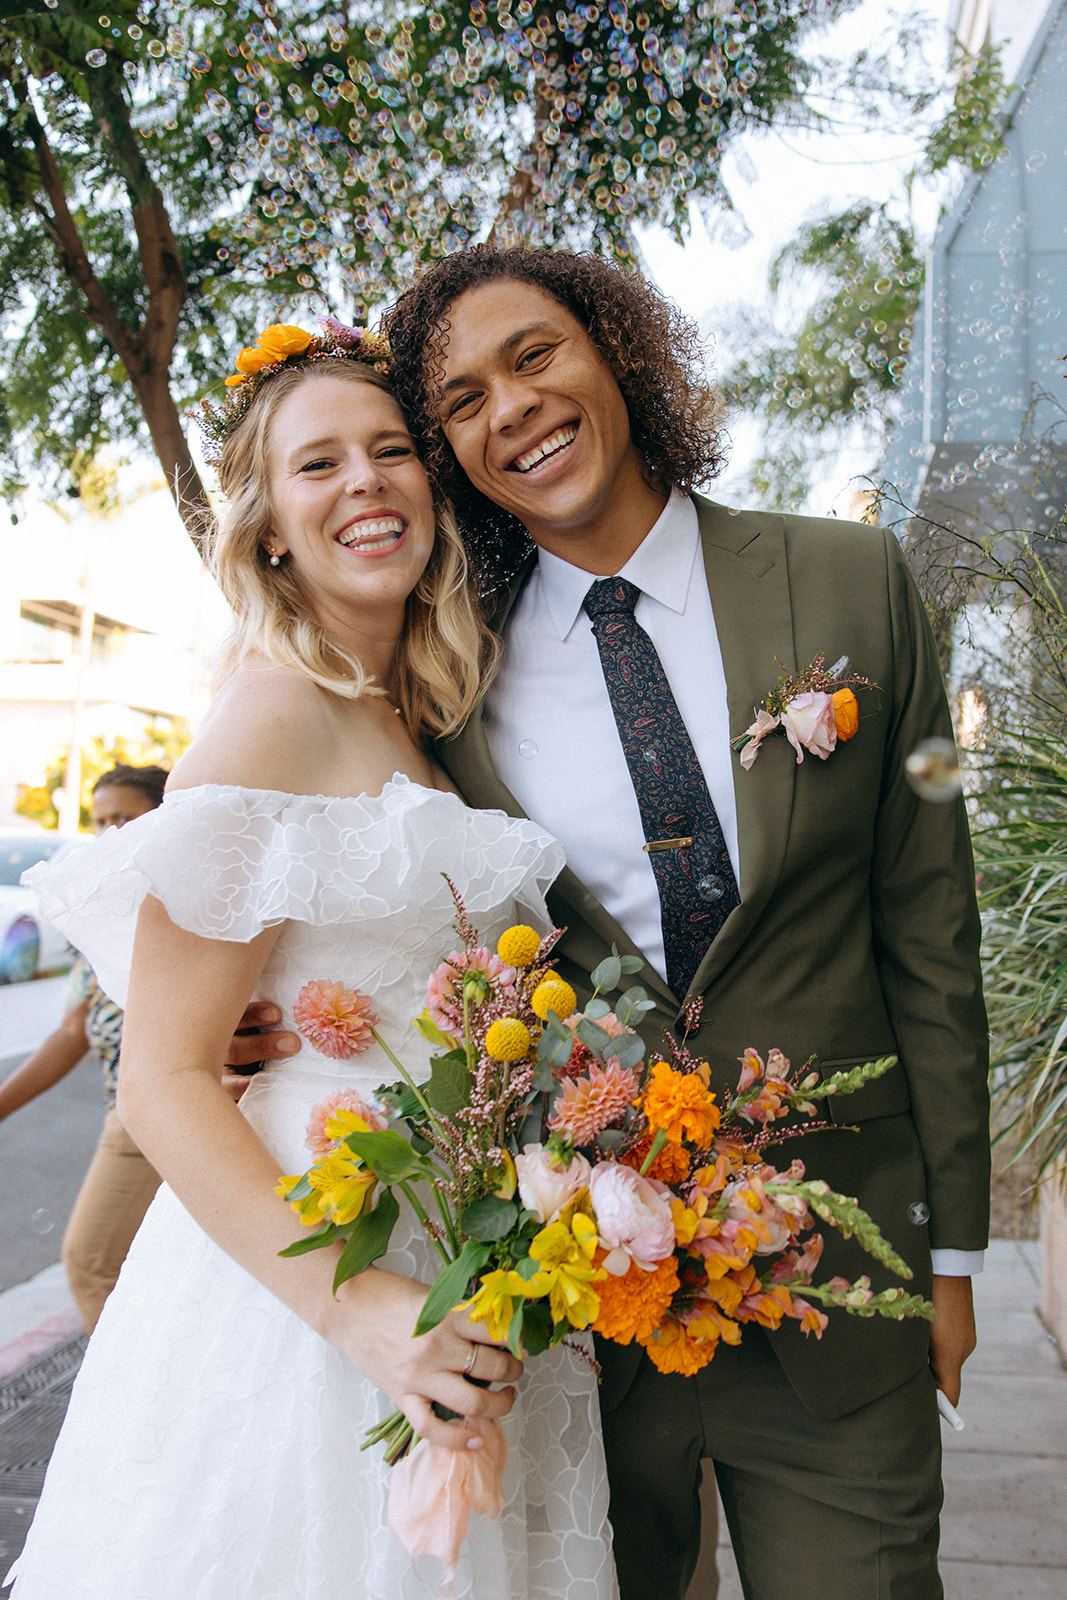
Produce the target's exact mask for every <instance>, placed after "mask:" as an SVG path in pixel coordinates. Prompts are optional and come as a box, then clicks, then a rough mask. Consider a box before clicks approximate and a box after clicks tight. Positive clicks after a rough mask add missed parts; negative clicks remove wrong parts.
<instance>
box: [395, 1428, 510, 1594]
mask: <svg viewBox="0 0 1067 1600" xmlns="http://www.w3.org/2000/svg"><path fill="white" fill-rule="evenodd" d="M478 1431H479V1433H480V1434H481V1435H482V1438H483V1440H484V1441H485V1442H484V1443H483V1445H482V1448H481V1449H480V1450H446V1449H445V1447H444V1446H443V1445H439V1444H431V1443H430V1442H429V1440H428V1439H421V1440H420V1441H419V1443H418V1444H417V1445H416V1446H415V1448H414V1450H412V1451H411V1452H410V1454H408V1455H406V1456H405V1457H404V1458H403V1460H402V1461H398V1462H397V1464H396V1466H395V1467H394V1468H393V1469H392V1472H391V1473H390V1475H389V1511H388V1522H389V1527H390V1528H391V1530H392V1531H393V1533H395V1534H396V1536H397V1538H398V1539H399V1540H400V1541H401V1543H402V1544H403V1545H404V1547H405V1548H406V1549H407V1550H408V1551H410V1553H411V1554H412V1555H413V1556H421V1555H431V1556H437V1557H438V1559H439V1560H441V1561H443V1562H444V1564H445V1581H444V1583H443V1584H442V1586H441V1592H442V1594H445V1595H450V1594H451V1593H452V1581H453V1579H454V1578H455V1576H456V1564H457V1562H458V1561H459V1551H460V1546H461V1545H462V1543H463V1541H464V1539H465V1538H466V1537H467V1530H468V1529H469V1527H470V1520H471V1512H472V1511H478V1512H480V1513H481V1515H482V1516H483V1517H498V1516H499V1515H500V1513H501V1511H502V1510H503V1509H504V1492H503V1489H502V1488H501V1479H502V1478H503V1476H504V1468H505V1466H506V1465H507V1459H508V1447H507V1444H506V1442H505V1439H504V1432H503V1429H502V1428H501V1426H500V1424H499V1422H493V1421H488V1422H480V1423H479V1424H478Z"/></svg>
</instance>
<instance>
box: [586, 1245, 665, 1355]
mask: <svg viewBox="0 0 1067 1600" xmlns="http://www.w3.org/2000/svg"><path fill="white" fill-rule="evenodd" d="M598 1259H599V1252H598ZM679 1287H680V1284H679V1279H678V1264H677V1262H676V1261H675V1259H674V1257H673V1256H668V1257H667V1259H666V1260H665V1261H659V1262H657V1263H656V1266H655V1267H654V1269H653V1270H652V1271H651V1272H646V1271H645V1270H644V1268H643V1267H638V1266H633V1267H631V1268H630V1270H629V1272H627V1273H624V1274H623V1276H622V1277H621V1278H613V1277H612V1276H611V1275H610V1273H609V1274H608V1275H607V1277H605V1278H604V1280H603V1281H602V1282H601V1283H598V1284H597V1293H598V1295H599V1296H600V1310H599V1311H598V1312H597V1315H596V1320H595V1321H594V1323H593V1328H594V1330H595V1331H596V1332H597V1333H599V1334H600V1336H601V1338H603V1339H613V1340H614V1341H615V1343H616V1344H629V1343H630V1341H631V1339H637V1340H639V1341H640V1342H642V1343H643V1342H644V1340H645V1339H647V1338H649V1337H650V1336H651V1335H652V1333H653V1332H654V1330H655V1329H656V1328H657V1327H658V1326H659V1324H660V1323H661V1322H662V1321H663V1318H664V1317H665V1316H666V1314H667V1307H668V1306H669V1305H670V1303H671V1300H672V1299H673V1298H674V1296H675V1294H676V1293H677V1291H678V1289H679Z"/></svg>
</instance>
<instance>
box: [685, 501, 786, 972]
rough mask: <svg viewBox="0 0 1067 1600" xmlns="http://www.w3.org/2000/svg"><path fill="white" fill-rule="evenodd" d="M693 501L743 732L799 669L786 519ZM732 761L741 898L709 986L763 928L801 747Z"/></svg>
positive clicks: (706, 967) (734, 712) (720, 941)
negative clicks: (782, 678)
mask: <svg viewBox="0 0 1067 1600" xmlns="http://www.w3.org/2000/svg"><path fill="white" fill-rule="evenodd" d="M694 499H695V502H696V506H697V512H698V516H699V520H700V537H701V544H702V546H703V551H704V570H705V573H706V575H707V580H708V592H709V593H710V595H711V604H712V610H713V611H714V614H715V629H716V632H717V634H718V637H719V648H720V650H721V652H722V661H723V668H724V670H725V673H726V694H727V703H728V706H729V715H730V733H731V737H735V736H736V735H737V734H739V733H742V732H743V731H744V729H745V728H747V727H748V725H749V723H750V722H751V721H752V719H753V717H754V715H755V712H756V709H757V707H758V706H759V705H760V704H761V703H762V701H763V699H764V697H765V696H766V695H767V694H768V692H769V691H770V690H771V689H773V687H774V685H775V683H776V681H777V679H778V677H779V675H780V673H781V672H782V670H783V668H786V669H788V670H789V671H791V672H792V671H795V670H796V660H795V650H794V645H793V617H792V610H791V606H790V600H789V572H788V567H787V563H786V550H785V528H784V524H783V522H782V519H781V517H777V516H767V515H759V514H754V513H736V514H731V513H730V512H728V511H726V510H724V508H723V507H722V506H718V505H715V504H714V503H713V502H712V501H710V500H704V499H703V498H702V497H701V496H699V495H696V496H694ZM779 663H780V664H779ZM732 759H733V760H734V762H735V763H736V765H735V767H734V794H735V797H736V803H737V830H738V842H739V847H740V855H741V903H740V905H738V906H737V907H736V908H735V909H734V910H733V911H732V912H731V914H730V916H729V917H728V918H727V919H726V921H725V923H724V924H723V926H722V928H721V929H720V931H719V934H718V937H717V938H716V939H715V940H714V941H713V943H712V945H711V947H710V949H709V950H708V953H707V955H706V956H705V957H704V960H703V961H702V962H701V964H700V967H699V968H698V970H697V973H696V976H695V978H694V980H693V988H694V989H695V990H701V991H702V990H704V989H706V988H707V986H708V985H709V984H710V983H711V982H712V981H713V980H714V978H715V977H716V976H717V975H718V973H720V972H721V971H722V970H723V968H724V967H725V966H726V964H727V962H728V961H730V960H731V959H732V957H733V956H734V955H735V954H736V953H737V951H738V950H739V949H740V948H741V946H742V944H743V943H744V941H745V939H746V938H747V937H748V935H749V933H750V932H751V930H752V929H753V928H754V927H755V925H756V923H757V921H758V920H759V917H760V915H761V913H762V911H763V908H764V906H765V905H766V904H767V901H768V899H769V898H770V895H771V893H772V891H773V889H774V886H775V883H776V882H777V880H778V875H779V873H780V871H781V866H782V860H783V857H784V855H785V849H786V843H787V841H788V837H789V820H790V813H791V810H792V805H793V788H794V784H795V781H796V777H795V775H796V756H795V755H794V753H793V749H792V747H791V746H790V745H789V744H788V743H787V741H786V740H785V739H783V738H780V737H777V736H776V737H774V738H772V739H767V740H765V741H764V743H763V745H762V747H761V749H760V754H759V759H758V760H757V761H756V763H755V765H754V766H753V767H752V768H751V770H750V771H748V772H746V771H745V770H744V768H743V767H742V766H741V763H740V760H739V758H738V757H737V756H736V755H734V756H732Z"/></svg>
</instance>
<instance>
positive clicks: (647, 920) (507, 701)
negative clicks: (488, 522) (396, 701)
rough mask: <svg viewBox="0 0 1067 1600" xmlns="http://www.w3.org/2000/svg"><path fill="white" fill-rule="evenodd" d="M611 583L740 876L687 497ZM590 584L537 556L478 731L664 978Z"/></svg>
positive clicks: (649, 874)
mask: <svg viewBox="0 0 1067 1600" xmlns="http://www.w3.org/2000/svg"><path fill="white" fill-rule="evenodd" d="M618 576H620V577H623V578H626V579H628V580H629V582H630V583H632V584H634V585H635V586H636V587H637V588H638V589H640V590H641V598H640V599H639V600H638V602H637V607H636V610H635V612H634V616H635V618H636V620H637V621H638V622H639V623H640V625H641V627H642V628H644V630H645V632H646V633H647V634H648V635H649V637H650V639H651V640H652V643H653V644H654V645H655V647H656V650H657V652H658V653H659V658H660V661H661V662H662V663H663V670H664V672H665V673H666V675H667V681H668V683H669V684H670V686H671V690H672V691H673V694H674V698H675V700H676V701H677V703H678V710H679V712H680V713H681V717H682V721H683V722H684V723H685V725H686V727H687V729H688V730H689V737H690V739H691V740H692V741H693V748H694V750H695V751H696V755H697V760H698V761H699V762H700V765H701V767H702V768H703V771H704V778H705V781H706V783H707V785H708V792H709V793H710V795H711V799H712V803H713V804H714V806H715V809H716V811H717V812H718V815H719V821H720V823H721V825H722V831H723V837H724V838H725V840H726V848H727V850H728V851H729V853H730V860H731V861H732V862H733V868H734V873H735V875H738V877H739V870H738V852H737V812H736V807H735V803H734V780H733V769H732V763H731V755H730V727H729V718H728V714H727V708H726V676H725V674H724V672H723V665H722V654H721V652H720V650H719V640H718V635H717V633H716V631H715V619H714V616H713V614H712V606H711V600H710V598H709V596H708V586H707V584H706V582H705V581H704V567H703V562H702V559H701V548H700V535H699V530H698V527H697V514H696V507H695V506H694V505H693V502H692V501H691V500H690V499H689V498H688V496H687V495H683V494H679V493H678V492H677V490H676V491H675V492H674V493H673V494H672V495H671V498H670V500H669V501H668V502H667V505H666V507H665V509H664V511H663V513H662V515H661V516H660V518H659V520H658V521H657V522H656V523H655V524H654V526H653V527H652V529H651V531H650V532H649V534H648V535H647V537H646V538H645V539H644V541H643V542H642V544H641V545H640V547H639V548H638V549H637V550H636V551H635V553H634V555H633V556H631V558H630V560H629V561H628V562H627V563H626V565H625V566H624V567H623V568H622V571H621V573H619V574H618ZM595 582H596V579H595V578H594V577H593V575H592V574H591V573H588V572H585V571H583V570H582V568H580V567H575V566H572V565H571V564H570V562H568V561H563V560H561V559H560V558H559V557H558V556H553V555H549V554H548V553H547V551H544V550H542V551H541V553H540V555H539V558H538V564H537V567H536V569H535V570H534V572H533V573H532V575H531V577H530V581H529V582H528V583H527V585H526V587H525V589H524V590H523V592H522V594H521V596H520V598H519V601H518V604H517V605H516V606H515V609H514V611H513V612H512V614H511V616H510V618H509V619H508V623H507V627H506V628H505V631H504V645H505V649H504V659H503V663H502V665H501V669H500V672H499V673H498V675H497V677H496V680H495V681H494V683H493V686H492V688H491V689H490V691H489V696H488V701H487V704H486V709H485V729H486V734H487V736H488V739H489V748H490V751H491V752H492V756H493V765H494V766H495V768H496V771H497V774H498V776H499V777H500V778H501V779H503V781H504V783H506V784H507V786H508V788H509V789H510V790H511V792H512V794H513V795H514V796H515V798H516V800H518V802H519V804H520V805H521V806H522V808H523V810H524V811H525V812H526V813H527V815H528V816H531V817H534V818H535V819H536V820H537V821H538V822H540V823H541V824H542V826H543V827H545V828H548V829H549V831H550V832H551V833H554V834H555V835H556V837H557V838H558V839H559V840H561V842H562V844H563V846H564V849H565V850H566V852H567V865H568V866H569V867H570V868H571V870H572V871H573V872H575V873H576V874H577V876H578V877H579V878H580V879H581V881H582V882H583V883H584V884H585V886H586V888H587V889H589V890H591V891H592V893H593V894H594V895H595V896H596V898H597V899H598V900H599V901H600V903H601V905H602V906H603V907H604V908H605V910H606V911H608V912H610V914H611V915H612V916H613V917H614V918H615V920H616V922H618V923H619V925H620V927H623V928H625V930H626V932H627V933H628V934H629V936H630V938H631V939H632V940H633V942H634V944H635V945H637V947H638V949H639V950H642V951H643V952H644V953H645V955H646V956H647V957H648V959H649V961H650V962H651V964H652V965H653V966H654V967H655V968H656V970H657V972H659V974H660V976H661V977H666V972H667V966H666V959H665V956H664V952H663V931H662V928H661V924H660V902H659V891H658V889H657V888H656V878H655V874H654V872H653V870H652V862H651V859H650V857H649V855H648V853H647V852H646V851H645V850H643V849H642V846H643V844H644V842H645V830H644V828H643V827H642V825H641V813H640V810H639V808H638V804H637V796H636V795H635V793H634V787H633V782H632V780H631V778H630V769H629V767H628V766H627V764H626V757H625V755H624V753H623V748H622V744H621V741H620V739H619V731H618V728H617V727H616V725H615V715H614V712H613V711H612V709H611V700H610V698H609V696H608V691H607V685H606V684H605V682H604V674H603V671H602V669H601V665H600V652H599V650H598V649H597V642H596V639H595V638H594V637H593V628H592V624H591V623H590V621H589V618H588V617H587V616H586V614H585V612H584V611H583V609H582V601H583V600H584V599H585V596H586V594H587V593H588V591H589V589H590V587H591V585H592V584H593V583H595ZM739 881H740V880H739Z"/></svg>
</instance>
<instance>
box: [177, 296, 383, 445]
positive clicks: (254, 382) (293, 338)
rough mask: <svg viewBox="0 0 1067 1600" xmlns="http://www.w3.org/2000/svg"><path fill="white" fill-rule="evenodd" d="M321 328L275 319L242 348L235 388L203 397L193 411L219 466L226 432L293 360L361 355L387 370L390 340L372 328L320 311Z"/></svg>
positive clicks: (357, 358) (369, 363) (346, 358)
mask: <svg viewBox="0 0 1067 1600" xmlns="http://www.w3.org/2000/svg"><path fill="white" fill-rule="evenodd" d="M318 322H319V326H320V327H321V328H322V330H323V331H322V332H321V333H307V332H306V331H305V329H303V328H295V327H293V326H292V325H291V324H290V323H286V322H273V323H271V325H270V327H269V328H264V329H263V332H262V333H261V334H260V335H259V336H258V338H257V339H256V342H255V344H254V345H250V346H247V347H246V348H245V349H244V350H242V351H240V352H239V354H238V356H237V359H236V361H235V362H234V366H235V367H236V368H237V371H236V372H232V373H231V374H230V376H229V377H228V378H227V379H226V388H227V389H228V390H229V391H230V392H229V393H228V394H226V395H223V396H221V397H220V398H219V399H218V400H217V401H211V400H202V401H201V402H200V407H199V411H197V412H194V413H193V416H194V417H195V419H196V422H197V424H198V426H199V428H200V432H201V433H202V434H203V436H204V455H205V457H206V459H207V460H208V461H209V462H210V463H211V465H212V466H214V465H215V464H216V463H217V462H218V460H219V457H220V456H221V454H222V446H223V442H224V440H225V438H226V435H227V434H228V433H229V432H230V431H231V429H233V428H235V427H236V426H237V424H238V423H239V422H240V421H241V418H242V417H243V416H244V414H245V412H246V411H247V410H248V408H249V406H250V405H251V404H252V401H253V400H254V399H255V397H256V395H257V393H258V392H259V390H260V389H261V388H262V386H263V384H264V382H265V381H266V379H267V378H270V377H273V375H274V374H275V373H276V372H280V371H281V369H282V368H283V367H285V366H288V364H289V363H290V362H293V363H296V362H306V361H362V362H363V364H364V366H368V367H372V368H373V369H374V371H375V372H380V373H382V374H385V373H387V372H388V370H389V359H390V351H389V345H388V343H387V342H386V340H385V339H383V338H382V336H381V335H380V334H377V333H371V332H370V331H369V329H367V328H349V327H347V326H346V325H345V324H344V323H343V322H338V321H337V320H336V319H335V318H334V317H319V319H318Z"/></svg>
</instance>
